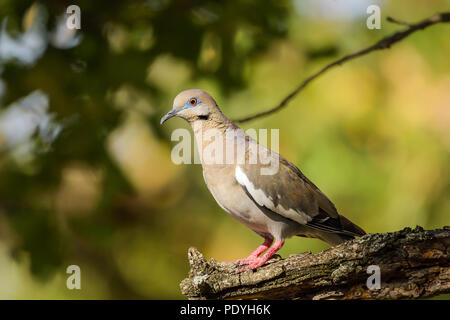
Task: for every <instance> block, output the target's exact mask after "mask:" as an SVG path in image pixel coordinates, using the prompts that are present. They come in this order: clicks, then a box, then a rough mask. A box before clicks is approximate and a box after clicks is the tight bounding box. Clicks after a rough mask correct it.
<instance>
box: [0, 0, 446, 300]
mask: <svg viewBox="0 0 450 320" xmlns="http://www.w3.org/2000/svg"><path fill="white" fill-rule="evenodd" d="M328 2H329V3H327V0H323V1H317V2H314V1H306V4H303V5H300V4H299V1H276V0H272V1H247V0H238V1H226V2H225V1H170V0H149V1H118V0H115V1H108V2H100V1H43V2H41V3H34V2H32V1H23V0H14V1H13V0H3V1H2V2H0V18H2V19H5V18H6V17H7V21H6V23H5V22H4V23H5V24H4V28H5V30H6V31H7V32H9V33H11V34H14V31H15V32H25V31H26V30H27V28H31V27H30V26H32V25H33V21H36V19H38V18H39V17H40V15H41V16H42V15H44V14H45V15H46V17H47V18H48V19H46V20H45V26H46V29H47V30H49V31H50V30H54V29H55V28H56V26H57V25H58V19H59V17H60V16H61V15H62V14H63V13H64V12H65V10H66V8H67V7H68V6H69V5H71V4H77V5H78V6H79V7H80V8H81V30H80V34H81V38H80V43H79V44H78V45H75V46H74V47H72V48H66V49H61V48H58V47H57V46H55V45H52V44H49V45H48V47H46V50H45V52H43V54H42V56H40V57H39V58H38V59H37V60H36V62H35V63H32V64H29V65H24V64H21V63H18V62H17V61H14V60H12V61H3V62H2V63H1V64H0V66H1V68H0V79H1V80H2V83H3V84H4V87H5V89H4V92H3V94H2V96H1V97H0V98H1V100H0V102H1V104H0V105H1V107H2V109H4V110H6V109H7V108H8V107H9V106H10V105H11V104H12V103H13V102H16V101H17V100H19V99H20V98H22V97H24V96H27V95H28V94H30V92H32V91H35V90H37V89H39V90H41V91H42V92H43V93H45V94H46V95H47V96H48V99H49V105H50V106H49V112H51V113H52V114H53V115H54V120H55V121H56V122H58V123H60V124H61V125H62V130H61V132H60V134H59V135H58V136H57V137H56V139H55V140H54V142H53V143H52V144H51V145H50V146H49V148H48V149H44V150H41V149H39V148H37V149H36V150H33V152H32V153H31V156H30V157H29V158H26V159H25V158H23V157H17V156H14V155H13V154H12V151H11V150H9V149H6V150H3V151H2V152H1V153H0V298H63V299H66V298H67V299H73V298H156V299H160V298H182V297H181V295H180V293H179V288H178V283H179V282H180V281H181V280H182V279H183V278H184V277H185V276H186V274H187V271H188V263H187V259H186V252H187V248H188V247H189V246H196V247H198V248H199V249H200V250H201V251H202V252H204V253H205V254H206V256H207V257H208V258H209V257H214V258H215V259H217V260H232V259H235V258H241V257H243V256H246V255H247V254H248V253H249V252H250V251H251V250H252V249H253V248H254V247H256V246H257V245H258V244H259V242H260V239H259V238H258V236H256V235H255V234H254V233H253V232H251V231H249V230H248V229H246V228H245V227H244V226H241V225H240V224H239V223H238V222H236V221H234V220H232V219H231V218H229V217H228V216H227V215H226V214H225V213H224V212H223V211H222V210H221V209H220V208H219V207H218V205H217V204H216V203H215V202H214V200H213V199H212V197H211V195H210V194H209V193H208V191H207V189H206V187H205V186H204V183H203V180H202V174H201V167H200V166H198V165H186V166H175V165H174V164H173V163H171V161H170V145H171V142H170V134H171V130H173V129H175V128H177V127H180V126H184V127H186V124H185V123H183V122H182V121H181V120H171V121H170V122H169V123H168V124H167V126H165V127H164V128H162V127H161V126H160V125H159V119H160V117H161V115H162V114H163V113H165V112H166V111H167V110H168V109H169V108H171V104H172V99H173V97H174V96H175V95H176V94H177V93H178V92H179V91H181V90H184V89H188V88H202V89H204V90H206V91H208V92H210V93H211V94H212V95H213V96H214V97H216V100H217V101H218V103H219V106H220V107H221V109H222V111H224V113H225V114H227V115H228V116H229V117H230V118H238V117H242V116H246V115H248V114H251V113H254V112H257V111H261V110H263V109H264V110H265V109H266V108H268V107H271V106H273V105H275V104H276V103H277V102H279V101H280V100H281V99H282V98H283V97H284V95H286V94H287V93H289V91H290V90H292V89H293V87H295V85H296V84H298V83H299V82H300V81H301V80H302V79H303V78H305V77H306V76H308V75H309V74H311V73H312V72H313V71H315V70H317V69H318V68H319V67H321V66H323V65H324V64H326V63H328V62H329V61H331V60H332V59H336V58H337V57H338V56H340V55H343V54H346V53H350V52H352V51H356V50H358V49H360V48H362V47H364V46H367V45H368V44H370V43H373V42H374V41H376V40H378V39H380V38H381V37H383V36H384V35H387V34H389V33H392V32H393V31H394V30H397V29H398V28H400V27H399V26H398V25H392V24H388V23H387V22H385V21H384V20H383V22H382V29H381V30H368V29H367V28H366V27H365V21H366V17H367V14H366V12H365V8H366V7H364V6H362V7H361V5H357V6H353V5H351V4H348V5H346V6H344V8H341V9H342V10H344V12H346V11H345V10H348V11H349V12H351V14H349V15H348V16H347V15H333V12H327V14H325V15H322V14H320V12H322V11H323V10H325V11H326V10H327V5H330V6H331V5H332V4H331V2H333V1H331V0H330V1H328ZM349 3H353V1H349ZM369 4H370V3H369ZM449 4H450V1H447V0H445V1H444V0H441V1H434V2H423V1H419V0H414V1H395V2H394V1H383V2H382V3H381V7H382V16H383V17H386V16H387V15H390V16H394V17H397V18H398V19H402V20H408V21H417V20H419V19H423V18H425V17H428V16H431V15H432V14H434V13H435V12H438V11H444V10H446V9H448V8H449ZM320 6H322V7H320ZM331 8H332V7H330V9H329V10H331V11H332V10H333V9H331ZM318 12H319V13H318ZM3 21H5V20H3ZM448 31H449V26H446V25H439V26H434V27H432V28H430V29H427V30H426V31H424V32H422V33H417V34H414V35H413V36H411V37H409V38H407V39H405V40H404V41H403V42H402V43H400V44H398V45H396V46H395V47H394V48H392V49H391V50H388V51H384V52H381V53H373V54H371V55H369V56H367V57H364V58H362V59H360V60H357V61H354V62H351V63H349V64H347V65H345V66H343V67H342V68H341V69H335V70H334V71H332V72H330V73H329V74H327V75H325V76H323V77H322V78H320V79H318V80H317V81H316V82H314V83H313V84H311V86H310V87H308V89H307V90H305V91H304V92H302V93H301V94H300V95H299V97H298V98H296V99H295V100H294V101H293V102H292V103H291V105H290V106H289V107H288V108H286V109H284V110H283V111H281V112H279V113H277V114H274V115H272V116H270V117H268V118H264V119H259V120H256V121H253V122H251V123H245V124H244V125H243V127H244V128H250V127H252V128H280V152H281V153H282V154H283V155H284V156H285V157H287V158H288V159H289V160H291V161H292V162H293V163H295V164H297V165H298V166H299V168H300V169H301V170H302V171H303V172H304V173H305V174H306V175H307V176H308V177H309V178H310V179H311V180H313V181H314V182H315V183H316V184H317V185H318V186H319V187H320V188H321V189H322V190H323V191H324V192H325V193H326V194H327V195H328V196H329V197H330V198H331V199H332V200H333V202H335V204H336V206H337V208H338V210H339V211H340V212H341V213H342V214H344V215H345V216H346V217H348V218H350V219H351V220H352V221H354V222H355V223H357V224H358V225H360V226H361V227H363V228H364V229H365V230H366V231H368V232H387V231H394V230H398V229H400V228H403V227H405V226H415V225H417V224H418V225H422V226H423V227H425V228H437V227H442V226H443V225H448V224H449V212H450V197H449V196H450V174H449V163H450V162H449V160H450V152H449V151H450V96H449V88H450V72H449V71H450V60H449V59H448V57H449V55H450V40H449V39H450V38H449V37H448ZM1 92H2V91H1V90H0V93H1ZM32 138H33V139H34V140H35V141H37V142H39V137H36V136H33V137H32ZM3 140H4V139H3ZM1 143H2V139H1V136H0V144H1ZM324 248H326V244H324V243H321V242H320V241H318V240H313V239H293V240H291V241H287V244H286V246H285V247H284V248H283V249H282V251H281V255H284V256H285V255H288V254H291V253H297V252H302V251H306V250H311V251H319V250H322V249H324ZM70 264H77V265H79V266H80V267H81V271H82V290H80V291H77V290H73V291H70V290H67V289H66V286H65V280H66V277H67V275H66V274H65V270H66V267H67V266H68V265H70Z"/></svg>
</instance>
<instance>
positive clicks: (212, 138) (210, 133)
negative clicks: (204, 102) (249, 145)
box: [190, 113, 245, 168]
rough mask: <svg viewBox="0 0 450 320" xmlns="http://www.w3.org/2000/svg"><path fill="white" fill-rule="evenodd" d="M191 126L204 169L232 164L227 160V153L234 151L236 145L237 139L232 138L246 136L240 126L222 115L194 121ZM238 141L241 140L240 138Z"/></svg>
mask: <svg viewBox="0 0 450 320" xmlns="http://www.w3.org/2000/svg"><path fill="white" fill-rule="evenodd" d="M190 125H191V127H192V130H193V131H194V135H195V141H196V143H197V148H198V150H197V151H198V153H199V156H200V161H201V163H202V165H203V167H204V168H205V165H206V166H210V165H213V166H216V165H219V166H223V165H224V164H227V163H228V164H231V163H230V161H227V160H226V159H227V153H229V152H230V149H231V148H233V149H234V143H235V142H236V140H235V138H231V137H232V136H233V135H235V134H237V135H238V136H242V134H244V135H245V133H243V131H242V130H241V129H240V128H239V127H238V126H236V125H235V124H233V123H232V122H231V120H229V119H228V118H227V117H226V116H225V115H223V114H222V113H218V114H214V115H210V116H209V117H208V119H198V120H195V121H192V122H190ZM237 140H241V139H239V138H238V139H237ZM230 154H231V153H230ZM233 157H234V156H233ZM231 162H234V161H231Z"/></svg>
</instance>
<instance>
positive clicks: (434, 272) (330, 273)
mask: <svg viewBox="0 0 450 320" xmlns="http://www.w3.org/2000/svg"><path fill="white" fill-rule="evenodd" d="M188 255H189V263H190V265H191V270H190V272H189V277H188V278H186V279H184V280H183V281H182V282H181V284H180V287H181V291H182V293H183V294H184V295H185V296H186V297H187V298H189V299H407V298H408V299H417V298H425V297H432V296H436V295H439V294H443V293H450V260H449V256H450V227H444V228H443V229H437V230H432V231H425V230H423V229H422V228H421V227H416V228H415V229H413V230H412V229H410V228H405V229H403V230H401V231H398V232H392V233H379V234H368V235H365V236H364V237H361V238H359V239H355V240H352V241H347V242H345V243H343V244H340V245H338V246H335V247H332V248H330V249H327V250H325V251H323V252H320V253H317V254H311V253H303V254H298V255H291V256H289V257H288V258H286V259H272V260H270V261H269V263H268V264H266V265H265V266H263V267H261V268H258V269H257V270H256V271H251V270H247V271H245V272H243V273H236V270H237V267H236V266H235V265H234V264H229V263H223V262H216V261H214V260H213V259H211V260H209V261H206V260H205V259H204V257H203V255H202V254H201V253H200V252H199V251H198V250H197V249H195V248H190V249H189V253H188ZM371 265H376V266H379V268H380V276H381V278H380V279H381V286H380V289H372V290H369V289H368V287H367V285H366V282H367V279H368V277H370V276H371V274H368V273H367V269H368V267H369V266H371Z"/></svg>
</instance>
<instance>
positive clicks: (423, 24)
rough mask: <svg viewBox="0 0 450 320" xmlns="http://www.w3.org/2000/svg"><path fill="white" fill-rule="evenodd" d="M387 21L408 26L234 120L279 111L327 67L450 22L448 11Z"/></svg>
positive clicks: (348, 56)
mask: <svg viewBox="0 0 450 320" xmlns="http://www.w3.org/2000/svg"><path fill="white" fill-rule="evenodd" d="M388 21H390V22H393V23H397V24H401V25H407V26H408V28H407V29H405V30H402V31H397V32H395V33H394V34H392V35H390V36H387V37H385V38H383V39H381V40H379V41H378V42H377V43H375V44H373V45H371V46H369V47H367V48H365V49H362V50H360V51H357V52H355V53H352V54H349V55H346V56H344V57H342V58H340V59H338V60H336V61H334V62H332V63H330V64H328V65H326V66H325V67H323V68H322V69H320V70H319V71H318V72H316V73H314V74H313V75H311V76H310V77H308V78H306V79H305V80H304V81H303V82H302V83H301V84H300V85H299V86H298V87H297V88H295V90H294V91H292V92H291V93H290V94H288V95H287V96H286V97H285V98H284V99H283V100H281V102H280V103H279V104H278V105H277V106H275V107H273V108H271V109H269V110H266V111H262V112H258V113H256V114H253V115H250V116H248V117H245V118H241V119H236V120H234V121H235V122H239V123H242V122H247V121H250V120H254V119H257V118H261V117H264V116H268V115H270V114H272V113H275V112H277V111H279V110H280V109H282V108H284V107H285V106H286V105H287V104H288V102H290V101H291V100H292V99H293V98H294V97H295V96H296V95H297V94H298V93H299V92H300V91H302V90H303V89H304V88H305V87H306V86H307V85H308V84H309V83H310V82H312V81H313V80H314V79H316V78H318V77H319V76H320V75H322V74H324V73H325V72H326V71H328V70H329V69H331V68H333V67H336V66H340V65H342V64H344V63H345V62H347V61H349V60H352V59H355V58H358V57H361V56H364V55H366V54H368V53H370V52H372V51H376V50H384V49H388V48H390V47H391V46H392V45H393V44H395V43H397V42H399V41H401V40H403V39H404V38H406V37H408V36H409V35H411V34H412V33H414V32H416V31H418V30H423V29H425V28H428V27H429V26H432V25H434V24H438V23H448V22H450V12H443V13H438V14H436V15H434V16H432V17H430V18H428V19H425V20H422V21H420V22H418V23H415V24H407V23H405V22H401V21H399V20H396V19H393V18H388Z"/></svg>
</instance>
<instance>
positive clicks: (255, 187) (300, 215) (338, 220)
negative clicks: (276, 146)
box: [161, 90, 365, 270]
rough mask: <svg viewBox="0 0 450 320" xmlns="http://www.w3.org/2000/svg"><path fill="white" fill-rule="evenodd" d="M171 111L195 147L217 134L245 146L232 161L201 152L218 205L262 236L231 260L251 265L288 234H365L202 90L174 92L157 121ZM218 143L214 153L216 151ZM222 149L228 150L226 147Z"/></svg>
mask: <svg viewBox="0 0 450 320" xmlns="http://www.w3.org/2000/svg"><path fill="white" fill-rule="evenodd" d="M175 116H177V117H181V118H183V119H185V120H187V121H188V122H189V124H190V125H191V127H192V128H193V130H194V134H195V138H196V141H197V145H198V147H199V149H203V150H204V149H206V148H208V145H209V144H210V143H213V142H214V140H217V139H222V142H223V145H231V146H232V149H233V150H236V149H239V147H242V146H244V147H243V149H240V150H244V152H245V154H244V158H245V161H238V153H236V156H234V154H233V158H232V159H233V161H215V162H214V161H208V162H207V161H206V160H205V159H204V158H201V161H202V167H203V177H204V179H205V182H206V185H207V187H208V189H209V191H210V192H211V194H212V195H213V197H214V199H215V200H216V201H217V203H218V204H219V206H220V207H221V208H222V209H223V210H225V211H226V212H227V213H229V214H230V215H231V216H233V217H234V218H236V219H237V220H238V221H240V222H241V223H243V224H244V225H246V226H247V227H249V228H250V229H251V230H253V231H254V232H256V233H257V234H259V235H260V236H262V237H263V238H264V243H263V244H262V245H260V246H259V247H258V248H257V249H256V250H255V251H253V252H252V253H251V254H250V256H248V257H247V258H245V259H240V260H236V261H234V262H235V263H239V264H245V265H247V268H248V269H256V268H258V267H260V266H262V265H263V264H264V263H266V262H267V261H268V260H269V259H270V258H271V257H272V256H273V255H274V254H275V253H276V252H277V251H278V250H279V249H280V248H281V247H282V246H283V244H284V240H285V239H286V238H290V237H292V236H301V237H308V238H318V239H321V240H323V241H325V242H327V243H329V244H332V245H334V244H339V243H341V242H343V241H346V240H349V239H353V238H354V237H355V236H362V235H364V234H365V232H364V230H362V229H361V228H360V227H358V226H357V225H355V224H354V223H352V222H351V221H349V220H348V219H346V218H345V217H343V216H341V215H339V214H338V212H337V210H336V207H335V206H334V204H333V203H332V202H331V201H330V200H329V199H328V198H327V197H326V196H325V195H324V194H323V193H322V192H321V191H320V190H319V188H317V187H316V186H315V185H314V184H313V183H312V182H311V181H310V180H308V178H306V177H305V176H304V175H303V174H302V172H301V171H300V170H299V169H298V168H297V167H296V166H295V165H293V164H292V163H290V162H289V161H287V160H286V159H284V158H283V157H282V156H281V155H279V154H278V153H275V152H273V151H271V150H270V149H268V148H266V147H264V146H262V145H259V144H258V142H257V141H256V140H254V139H252V138H251V137H250V136H248V135H247V134H246V133H245V132H244V131H243V130H242V129H241V128H239V127H238V126H236V125H235V124H234V123H233V122H231V121H230V120H229V119H228V118H227V117H226V116H225V115H224V114H223V113H222V112H221V111H220V110H219V108H218V106H217V104H216V102H215V101H214V99H213V98H212V97H211V96H210V95H209V94H208V93H206V92H205V91H202V90H186V91H183V92H181V93H180V94H178V95H177V96H176V97H175V100H174V102H173V108H172V110H170V111H169V112H168V113H167V114H166V115H165V116H164V117H163V118H162V119H161V124H162V123H163V122H164V121H166V120H167V119H169V118H172V117H175ZM208 130H214V138H215V139H211V137H208V138H207V139H205V137H204V136H205V135H206V134H207V132H208ZM230 133H231V134H230ZM215 142H217V141H215ZM228 143H229V144H228ZM219 145H220V146H222V144H219ZM221 148H222V147H219V148H218V149H220V150H221ZM218 149H217V148H216V153H220V152H217V150H218ZM224 150H225V152H227V151H230V150H228V149H227V148H226V147H225V149H224ZM267 151H269V154H268V155H267ZM255 153H256V154H257V156H261V155H262V153H264V154H265V157H266V158H267V157H269V158H270V159H269V160H271V161H272V163H273V162H275V161H276V162H277V165H278V166H277V167H276V171H275V172H270V174H263V173H262V169H263V168H267V163H268V162H267V159H266V160H265V161H264V163H262V161H261V163H252V162H251V161H249V160H250V159H254V158H252V156H253V155H255ZM216 156H217V155H216ZM257 158H258V157H257ZM220 159H221V160H223V158H220ZM258 159H259V158H258ZM216 160H218V159H216ZM272 243H273V245H272ZM264 252H265V253H264ZM263 253H264V254H263ZM241 270H243V269H241Z"/></svg>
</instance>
